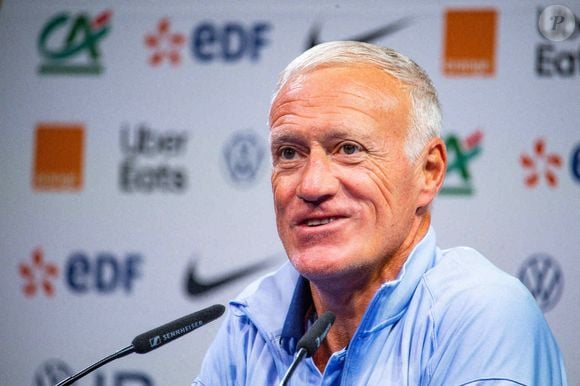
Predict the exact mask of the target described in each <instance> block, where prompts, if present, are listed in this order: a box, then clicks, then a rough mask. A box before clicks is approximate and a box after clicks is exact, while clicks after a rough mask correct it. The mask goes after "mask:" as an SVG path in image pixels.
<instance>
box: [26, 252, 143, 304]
mask: <svg viewBox="0 0 580 386" xmlns="http://www.w3.org/2000/svg"><path fill="white" fill-rule="evenodd" d="M142 265H143V256H142V255H140V254H137V253H128V254H126V255H124V256H118V255H115V254H113V253H110V252H101V253H97V254H95V255H91V254H88V253H85V252H74V253H72V254H71V255H70V256H69V257H68V258H67V259H66V260H65V263H64V266H63V267H62V268H60V267H58V266H57V265H56V264H55V262H54V261H51V260H49V259H46V258H45V257H44V251H43V250H42V248H36V249H35V250H34V251H33V252H32V256H31V259H30V261H24V262H21V263H20V265H19V267H18V268H19V273H20V276H21V277H22V280H23V285H22V292H23V293H24V295H26V296H27V297H34V296H37V295H38V296H42V295H44V296H46V297H53V296H54V295H55V294H56V292H57V286H56V282H57V280H58V278H59V276H63V279H64V284H65V286H66V287H67V288H68V289H69V290H70V291H72V292H74V293H76V294H80V295H84V294H88V293H95V292H96V293H99V294H112V293H118V292H124V293H127V294H128V293H131V292H132V291H133V290H134V288H135V282H136V281H137V280H138V279H140V278H141V276H142Z"/></svg>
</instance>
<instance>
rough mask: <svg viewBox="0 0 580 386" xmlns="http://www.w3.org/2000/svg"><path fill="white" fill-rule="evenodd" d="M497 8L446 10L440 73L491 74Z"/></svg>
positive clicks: (493, 69) (493, 72)
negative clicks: (441, 71)
mask: <svg viewBox="0 0 580 386" xmlns="http://www.w3.org/2000/svg"><path fill="white" fill-rule="evenodd" d="M496 25H497V11H496V10H495V9H476V10H474V9H470V10H465V9H461V10H458V9H456V10H447V12H446V13H445V42H444V50H445V52H444V58H443V73H444V74H445V75H450V76H458V75H459V76H491V75H493V74H495V48H496Z"/></svg>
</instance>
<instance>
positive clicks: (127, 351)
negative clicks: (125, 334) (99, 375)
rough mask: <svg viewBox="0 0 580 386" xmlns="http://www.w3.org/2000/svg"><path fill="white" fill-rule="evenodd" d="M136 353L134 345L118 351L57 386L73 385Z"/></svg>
mask: <svg viewBox="0 0 580 386" xmlns="http://www.w3.org/2000/svg"><path fill="white" fill-rule="evenodd" d="M134 352H135V347H133V345H130V346H127V347H125V348H124V349H121V350H119V351H117V352H116V353H114V354H111V355H109V356H108V357H106V358H103V359H101V360H100V361H98V362H97V363H93V364H92V365H90V366H89V367H87V368H85V369H83V370H81V371H79V372H78V373H76V374H74V375H71V376H70V377H68V378H65V379H63V380H62V381H60V382H59V383H57V384H56V385H55V386H68V385H72V384H73V383H74V382H76V381H78V380H79V379H81V378H82V377H84V376H85V375H87V374H88V373H91V372H93V371H95V370H96V369H98V368H99V367H101V366H103V365H106V364H107V363H109V362H111V361H114V360H115V359H119V358H123V357H124V356H127V355H129V354H132V353H134Z"/></svg>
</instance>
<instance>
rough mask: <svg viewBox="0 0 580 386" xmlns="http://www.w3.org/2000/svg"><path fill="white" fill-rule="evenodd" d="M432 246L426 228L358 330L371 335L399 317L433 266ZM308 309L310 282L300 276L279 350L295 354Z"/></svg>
mask: <svg viewBox="0 0 580 386" xmlns="http://www.w3.org/2000/svg"><path fill="white" fill-rule="evenodd" d="M435 243H436V237H435V231H434V230H433V228H432V227H429V230H428V231H427V233H426V234H425V236H424V237H423V239H422V240H421V241H420V242H419V243H418V244H417V245H416V246H415V247H414V248H413V250H412V251H411V254H410V255H409V257H408V258H407V260H406V261H405V264H404V265H403V268H402V269H401V272H399V275H398V276H397V278H396V279H395V280H392V281H388V282H386V283H385V284H383V285H382V286H381V287H380V289H379V290H378V291H377V293H376V294H375V296H374V297H373V299H372V300H371V303H370V304H369V307H368V308H367V311H366V312H365V315H364V316H363V320H362V321H361V325H360V326H359V331H361V333H366V332H372V331H373V330H375V329H378V328H382V327H384V326H386V325H389V324H392V323H394V322H395V321H396V320H398V319H399V318H400V317H401V315H402V314H403V311H404V310H405V309H406V308H407V306H408V304H409V301H410V300H411V297H412V295H413V293H414V292H415V289H416V288H417V285H418V284H419V281H420V279H421V277H422V276H423V274H424V273H425V272H426V271H427V270H428V269H429V268H430V267H432V266H433V264H434V260H435V249H436V245H435ZM311 307H312V293H311V291H310V285H309V282H308V280H307V279H306V278H304V277H303V276H300V277H299V279H298V281H297V283H296V287H295V288H294V294H293V296H292V301H291V302H290V306H289V308H288V313H287V314H286V319H285V320H284V327H283V329H282V334H281V336H280V342H281V344H282V347H283V348H284V349H285V350H287V351H288V352H289V353H293V352H294V351H295V347H296V343H297V342H298V340H299V339H300V338H301V337H302V335H303V334H304V332H305V321H306V317H307V312H308V310H309V309H310V308H311Z"/></svg>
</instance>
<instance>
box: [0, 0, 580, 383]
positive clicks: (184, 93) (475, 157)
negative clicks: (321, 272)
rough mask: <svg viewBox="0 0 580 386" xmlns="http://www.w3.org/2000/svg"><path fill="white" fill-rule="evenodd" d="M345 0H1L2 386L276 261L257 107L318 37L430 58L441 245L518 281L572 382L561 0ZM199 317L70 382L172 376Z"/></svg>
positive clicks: (572, 172) (575, 117)
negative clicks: (465, 248)
mask: <svg viewBox="0 0 580 386" xmlns="http://www.w3.org/2000/svg"><path fill="white" fill-rule="evenodd" d="M354 3H355V2H335V1H333V2H318V3H317V4H316V5H313V4H311V2H291V3H290V2H279V3H276V2H268V6H265V5H264V4H265V3H263V2H259V1H244V2H226V1H214V2H210V3H207V2H198V1H189V0H183V1H177V0H174V1H169V2H164V4H163V5H161V4H159V3H156V2H134V1H114V2H113V1H101V2H88V1H65V0H62V1H61V0H57V1H50V2H42V1H31V0H20V1H15V0H12V1H8V0H7V1H4V2H0V52H2V54H1V55H0V69H1V70H0V93H1V94H0V95H1V102H2V103H0V117H1V118H0V126H1V135H2V140H0V179H1V181H2V184H1V188H0V227H1V234H2V241H1V243H0V256H1V259H2V270H0V293H1V294H2V300H1V301H2V317H1V318H0V341H1V342H2V361H0V384H1V385H2V386H13V385H14V386H16V385H34V386H44V385H53V384H54V383H56V381H58V380H59V379H61V378H63V377H65V376H67V375H69V374H71V373H72V372H74V371H78V370H80V369H82V368H84V367H85V366H88V365H89V364H90V363H92V362H94V361H97V360H98V359H100V358H102V357H104V356H105V355H108V354H110V353H112V352H114V351H116V350H118V349H121V348H123V347H125V346H127V345H128V344H129V343H130V342H131V340H132V339H133V337H134V336H135V335H137V334H139V333H141V332H144V331H146V330H149V329H151V328H153V327H156V326H158V325H160V324H163V323H165V322H168V321H170V320H173V319H175V318H177V317H180V316H182V315H185V314H188V313H190V312H193V311H196V310H199V309H201V308H204V307H206V306H209V305H211V304H214V303H226V302H227V301H228V299H230V298H232V297H233V296H235V295H236V294H237V293H238V292H239V291H240V290H241V289H242V288H243V287H244V286H245V285H247V284H248V283H249V282H250V281H252V280H254V279H256V278H258V277H259V276H261V275H263V274H265V273H266V272H268V271H269V270H272V269H274V268H275V267H276V266H277V265H279V264H281V263H282V262H283V261H285V256H284V253H283V249H282V247H281V243H280V242H279V240H278V237H277V234H276V231H275V222H274V213H273V209H272V197H271V192H270V185H269V169H270V156H269V151H268V142H267V141H268V140H267V136H268V130H267V126H266V115H267V110H268V104H269V100H270V97H271V92H272V90H273V88H274V84H275V80H276V77H277V74H278V73H279V71H280V70H281V69H282V68H283V67H284V66H285V65H286V64H287V63H288V62H289V61H290V60H291V59H292V58H294V57H295V56H297V55H298V54H300V53H301V52H302V51H303V50H304V49H306V48H308V47H310V46H311V45H313V44H316V43H319V42H323V41H328V40H337V39H341V40H344V39H358V40H366V41H370V42H374V43H377V44H380V45H384V46H390V47H393V48H395V49H398V50H400V51H402V52H403V53H406V54H407V55H409V56H410V57H412V58H413V59H415V60H416V61H417V62H418V63H420V64H421V65H422V66H424V68H425V69H426V70H427V71H428V72H429V74H431V76H432V78H433V80H434V82H435V84H436V86H437V88H438V89H439V91H440V96H441V101H442V105H443V110H444V128H443V135H444V137H445V141H446V143H447V146H448V149H449V161H450V163H449V171H448V178H447V180H446V183H445V187H444V189H443V192H442V194H441V195H440V197H439V198H438V200H437V202H436V203H435V205H434V224H435V227H436V231H437V234H438V238H439V244H440V245H441V246H442V247H449V246H455V245H470V246H473V247H475V248H477V249H479V250H480V251H481V252H483V253H484V254H485V255H486V256H488V258H489V259H490V260H492V261H493V262H494V263H495V264H497V265H498V266H499V267H501V268H502V269H504V270H505V271H507V272H508V273H510V274H512V275H514V276H516V277H519V278H520V280H522V282H524V283H525V284H526V286H527V287H528V288H529V289H530V291H531V292H532V293H533V295H534V296H535V297H536V299H537V301H538V303H539V305H540V306H541V307H542V309H543V311H544V313H545V317H546V319H547V320H548V322H549V324H550V326H551V327H552V329H553V331H554V334H555V335H556V338H557V340H558V342H559V344H560V347H561V349H562V351H563V353H564V356H565V361H566V364H567V368H568V373H569V378H570V384H572V385H580V366H579V364H580V351H579V350H578V347H579V346H580V334H579V333H578V326H579V325H580V313H579V312H578V311H577V310H578V308H579V307H580V285H579V284H578V278H579V277H580V264H579V263H578V258H579V257H580V256H579V250H580V241H579V238H578V234H579V233H580V205H579V204H580V124H579V122H580V108H579V105H578V102H579V100H580V88H579V86H580V31H579V30H580V26H578V25H577V24H578V22H577V21H576V20H575V17H574V14H576V15H580V6H579V5H578V3H577V2H572V1H563V2H561V4H562V5H564V6H565V7H549V6H551V5H552V3H549V2H543V1H531V2H530V1H527V0H526V1H523V0H522V1H512V2H509V4H508V3H505V2H499V1H497V2H485V1H480V2H478V1H459V2H457V1H441V2H437V3H436V4H435V3H433V2H428V1H412V2H408V3H407V4H405V5H401V4H396V3H395V2H392V1H384V2H368V3H367V2H363V3H361V2H356V4H354ZM264 312H270V310H264ZM514 323H517V320H514ZM218 326H219V322H217V323H216V322H214V323H212V324H211V325H208V326H207V327H205V328H203V329H200V330H197V331H195V332H193V333H191V334H189V335H188V336H186V337H184V338H182V339H180V340H178V341H176V342H174V343H172V344H171V346H168V347H162V348H160V349H159V350H157V351H154V352H151V353H149V354H147V355H137V354H134V355H132V356H129V357H126V358H123V359H121V360H118V361H116V362H113V363H111V364H110V365H108V366H106V367H103V368H101V369H99V370H98V371H97V372H95V373H93V374H91V375H89V376H88V377H87V378H86V379H84V380H82V381H81V382H79V384H81V385H87V386H92V385H95V386H152V385H155V386H161V385H187V384H189V383H190V382H191V380H192V379H193V378H194V376H195V375H196V373H197V371H198V370H199V367H200V363H201V359H202V357H203V355H204V352H205V351H206V349H207V347H208V345H209V344H210V342H211V340H212V338H213V336H214V334H215V332H216V330H217V328H218Z"/></svg>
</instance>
